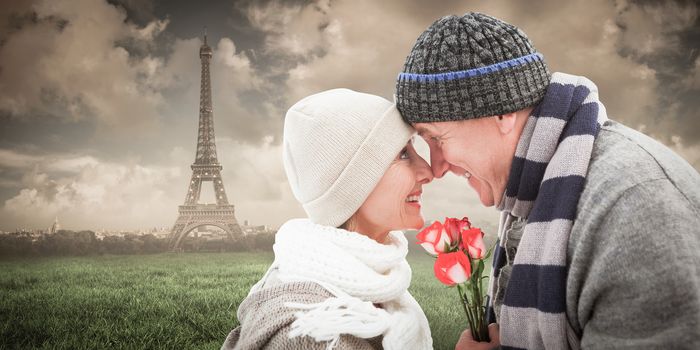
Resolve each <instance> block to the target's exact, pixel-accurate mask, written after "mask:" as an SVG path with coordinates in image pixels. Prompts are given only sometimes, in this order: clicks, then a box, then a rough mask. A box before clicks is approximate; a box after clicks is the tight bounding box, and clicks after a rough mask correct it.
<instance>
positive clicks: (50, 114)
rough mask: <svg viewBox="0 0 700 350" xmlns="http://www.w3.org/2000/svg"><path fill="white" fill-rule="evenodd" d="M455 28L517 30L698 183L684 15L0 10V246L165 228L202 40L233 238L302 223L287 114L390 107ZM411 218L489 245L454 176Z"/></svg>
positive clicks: (357, 9)
mask: <svg viewBox="0 0 700 350" xmlns="http://www.w3.org/2000/svg"><path fill="white" fill-rule="evenodd" d="M467 11H480V12H485V13H488V14H490V15H493V16H496V17H499V18H501V19H503V20H505V21H507V22H510V23H512V24H515V25H517V26H519V27H520V28H522V29H523V30H524V31H525V32H526V33H527V34H528V35H529V37H530V39H531V40H532V41H533V42H534V44H535V47H536V48H537V49H538V51H540V52H542V53H543V54H544V56H545V58H546V60H547V63H548V65H549V67H550V69H551V70H552V71H563V72H567V73H572V74H578V75H585V76H587V77H589V78H590V79H592V80H593V81H594V82H595V83H596V84H597V85H598V87H599V89H600V95H601V99H602V101H603V103H604V104H605V105H606V107H607V110H608V114H609V116H610V117H611V118H612V119H615V120H618V121H621V122H623V123H625V124H627V125H628V126H630V127H633V128H635V129H638V130H641V131H643V132H645V133H647V134H649V135H651V136H653V137H655V138H657V139H658V140H660V141H661V142H663V143H665V144H666V145H668V146H670V147H671V148H673V149H674V150H675V151H677V152H678V153H679V154H681V155H682V156H683V157H684V158H685V159H687V160H688V162H690V163H691V164H693V166H694V167H695V168H696V169H699V168H700V119H699V118H698V110H699V108H700V98H699V96H700V94H699V93H700V59H699V58H698V56H699V52H698V46H699V43H700V25H699V23H700V21H699V19H698V16H699V9H698V5H697V3H696V2H695V1H687V2H683V1H680V2H674V1H631V2H630V1H558V0H550V1H537V2H535V1H464V0H462V1H398V0H393V1H368V0H352V1H351V0H338V1H317V2H303V1H279V0H273V1H214V2H207V4H206V5H203V4H200V2H197V1H141V0H123V1H105V0H75V1H68V0H63V1H54V0H46V1H23V0H17V1H7V0H3V1H2V6H0V126H1V127H0V230H14V229H15V228H45V227H48V226H49V225H50V224H51V222H52V221H53V219H54V217H55V216H58V218H59V221H60V222H61V224H62V226H63V227H64V228H68V229H93V230H95V229H112V230H116V229H125V230H129V229H138V228H147V227H155V226H158V227H162V226H171V225H172V224H173V223H174V220H175V218H176V217H177V206H178V205H180V204H182V203H183V202H184V197H185V192H186V190H187V183H188V181H189V177H190V175H191V170H190V168H189V166H190V164H191V163H192V162H193V161H194V156H195V146H196V135H197V124H198V103H199V80H200V61H199V57H198V49H199V46H200V45H201V35H202V29H203V27H204V26H205V25H206V26H207V27H208V33H209V39H208V40H209V44H210V46H212V48H213V49H214V57H213V59H212V66H211V74H212V89H213V101H214V102H213V103H214V119H215V126H216V139H217V146H218V147H217V149H218V156H219V160H220V162H221V164H222V165H223V168H224V169H223V179H224V181H225V187H226V191H227V193H228V197H229V199H230V201H231V202H232V203H233V204H234V205H236V210H237V218H238V220H239V221H240V222H243V220H248V221H250V222H251V223H253V224H267V225H271V226H279V225H280V224H282V223H283V222H284V221H286V220H287V219H289V218H292V217H299V216H302V215H303V211H302V210H301V207H300V206H299V205H298V204H297V203H296V202H295V201H294V199H293V196H292V195H291V191H290V190H289V187H288V184H287V182H286V179H285V175H284V170H283V168H282V161H281V152H280V151H281V148H280V137H281V133H282V126H283V118H284V112H285V111H286V109H287V108H288V107H289V106H290V105H291V104H293V103H294V102H295V101H296V100H297V99H299V98H301V97H303V96H305V95H308V94H310V93H314V92H318V91H320V90H324V89H329V88H334V87H348V88H352V89H356V90H360V91H365V92H370V93H374V94H378V95H381V96H384V97H386V98H390V97H391V95H392V93H393V89H394V82H395V78H396V75H397V73H398V72H399V71H400V70H401V68H402V66H403V62H404V59H405V57H406V55H407V54H408V52H409V50H410V48H411V46H412V45H413V43H414V41H415V39H416V38H417V37H418V35H419V34H420V33H421V32H422V31H423V30H424V29H425V28H427V27H428V26H429V25H430V24H431V23H432V22H433V21H435V20H436V19H438V18H439V17H441V16H444V15H448V14H463V13H464V12H467ZM421 152H422V154H423V155H426V156H427V152H426V149H425V147H424V145H422V146H421ZM207 190H209V191H208V192H204V193H203V196H204V198H205V199H206V198H213V195H212V194H211V192H213V191H212V190H211V189H210V188H207ZM212 200H213V199H212ZM423 202H424V212H425V214H426V216H427V218H428V219H442V217H443V216H460V217H461V216H463V215H469V216H470V217H471V218H472V219H473V221H474V222H476V223H477V224H479V225H481V226H484V227H487V228H491V229H492V228H493V227H494V224H495V220H496V218H497V214H496V212H495V210H494V209H492V208H482V207H481V206H480V205H479V204H478V200H477V198H476V196H475V195H474V194H473V193H472V190H471V189H470V188H469V187H468V185H467V183H466V181H464V180H463V179H459V178H457V177H454V176H452V175H449V176H447V177H446V178H444V179H443V180H439V181H436V182H433V183H432V184H430V185H428V186H427V187H426V188H425V194H424V197H423Z"/></svg>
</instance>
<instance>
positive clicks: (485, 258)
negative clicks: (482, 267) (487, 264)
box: [484, 243, 498, 260]
mask: <svg viewBox="0 0 700 350" xmlns="http://www.w3.org/2000/svg"><path fill="white" fill-rule="evenodd" d="M496 244H498V243H496ZM496 244H494V245H493V247H491V248H489V250H488V251H487V252H486V255H484V260H488V258H489V257H491V253H493V251H494V249H495V248H496Z"/></svg>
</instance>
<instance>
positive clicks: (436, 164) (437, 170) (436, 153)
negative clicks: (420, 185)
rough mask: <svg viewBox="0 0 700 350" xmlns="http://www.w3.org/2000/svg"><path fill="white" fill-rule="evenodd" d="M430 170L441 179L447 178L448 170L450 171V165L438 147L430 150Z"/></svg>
mask: <svg viewBox="0 0 700 350" xmlns="http://www.w3.org/2000/svg"><path fill="white" fill-rule="evenodd" d="M430 169H431V170H432V171H433V176H435V177H436V178H438V179H440V178H442V177H443V176H445V173H447V170H449V169H450V163H448V162H447V161H446V160H445V157H443V156H442V150H440V149H438V148H437V147H435V148H433V147H431V149H430Z"/></svg>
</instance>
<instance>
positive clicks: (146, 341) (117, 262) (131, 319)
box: [0, 252, 465, 349]
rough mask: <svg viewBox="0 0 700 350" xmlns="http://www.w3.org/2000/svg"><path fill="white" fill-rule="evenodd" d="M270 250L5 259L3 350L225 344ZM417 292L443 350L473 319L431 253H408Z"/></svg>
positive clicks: (1, 276) (0, 294)
mask: <svg viewBox="0 0 700 350" xmlns="http://www.w3.org/2000/svg"><path fill="white" fill-rule="evenodd" d="M271 262H272V254H271V253H182V254H171V253H166V254H157V255H141V256H94V257H60V258H59V257H57V258H36V259H15V260H2V261H0V271H1V272H0V349H16V348H21V349H27V348H30V349H31V348H43V349H97V348H127V349H144V348H148V349H175V348H176V349H218V348H219V347H220V346H221V344H222V342H223V340H224V338H225V337H226V335H227V334H228V332H229V331H230V330H231V329H232V328H233V327H235V326H236V325H237V321H236V318H235V315H236V309H237V308H238V304H239V303H240V302H241V301H242V300H243V298H244V297H245V296H246V295H247V293H248V290H249V288H250V287H251V286H252V285H253V283H255V282H256V281H257V280H258V279H259V278H260V277H261V276H262V274H263V273H264V271H265V270H266V269H267V267H268V265H269V264H270V263H271ZM409 262H410V263H411V267H412V268H413V283H412V286H411V289H410V290H411V293H412V294H413V295H414V297H415V298H416V300H418V302H419V303H420V304H421V306H422V307H423V310H424V311H425V313H426V315H427V317H428V321H429V322H430V327H431V330H432V333H433V339H434V345H435V349H453V348H454V344H455V343H456V341H457V338H458V336H459V334H460V333H461V331H462V330H463V329H464V328H465V321H464V320H465V317H464V315H463V314H462V313H463V311H462V309H461V307H460V306H459V304H458V297H457V294H456V292H455V291H454V290H452V289H448V288H446V287H443V286H442V285H440V284H439V282H438V281H437V280H436V279H435V278H434V277H433V273H432V259H431V258H430V257H427V256H425V255H423V254H420V253H415V252H412V253H411V254H409Z"/></svg>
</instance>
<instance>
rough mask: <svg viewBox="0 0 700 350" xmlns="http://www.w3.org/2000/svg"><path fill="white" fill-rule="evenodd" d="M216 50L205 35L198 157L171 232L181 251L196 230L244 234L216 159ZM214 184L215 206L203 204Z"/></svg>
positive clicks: (173, 245) (172, 241)
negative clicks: (212, 68) (207, 186)
mask: <svg viewBox="0 0 700 350" xmlns="http://www.w3.org/2000/svg"><path fill="white" fill-rule="evenodd" d="M211 56H212V49H211V48H210V47H209V45H207V34H206V31H205V33H204V43H203V44H202V46H201V47H200V49H199V58H200V59H201V61H202V80H201V87H200V97H199V134H198V137H197V156H196V157H195V161H194V164H192V166H191V168H192V179H191V180H190V183H189V186H188V189H187V195H186V196H185V204H184V205H181V206H179V213H180V214H179V216H178V218H177V220H176V221H175V225H173V229H172V231H171V232H170V238H169V243H170V248H171V249H172V250H176V251H177V250H180V249H181V245H182V242H183V240H184V238H185V237H187V235H188V234H189V233H190V232H191V231H192V230H194V229H196V228H198V227H201V226H205V225H209V226H216V227H219V228H221V229H222V230H224V231H225V232H226V233H227V235H228V236H229V238H231V239H236V238H237V237H240V236H241V235H243V232H242V231H241V227H240V225H238V221H237V220H236V216H235V210H234V206H233V205H232V204H229V202H228V198H227V197H226V190H225V189H224V183H223V180H222V178H221V170H222V169H223V167H222V166H221V164H219V160H218V158H217V156H216V142H215V138H214V113H213V111H212V103H211V81H210V74H209V61H210V60H211ZM209 181H211V182H212V183H213V185H214V195H215V196H216V203H215V204H200V203H199V197H200V194H201V190H202V183H203V182H209Z"/></svg>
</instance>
